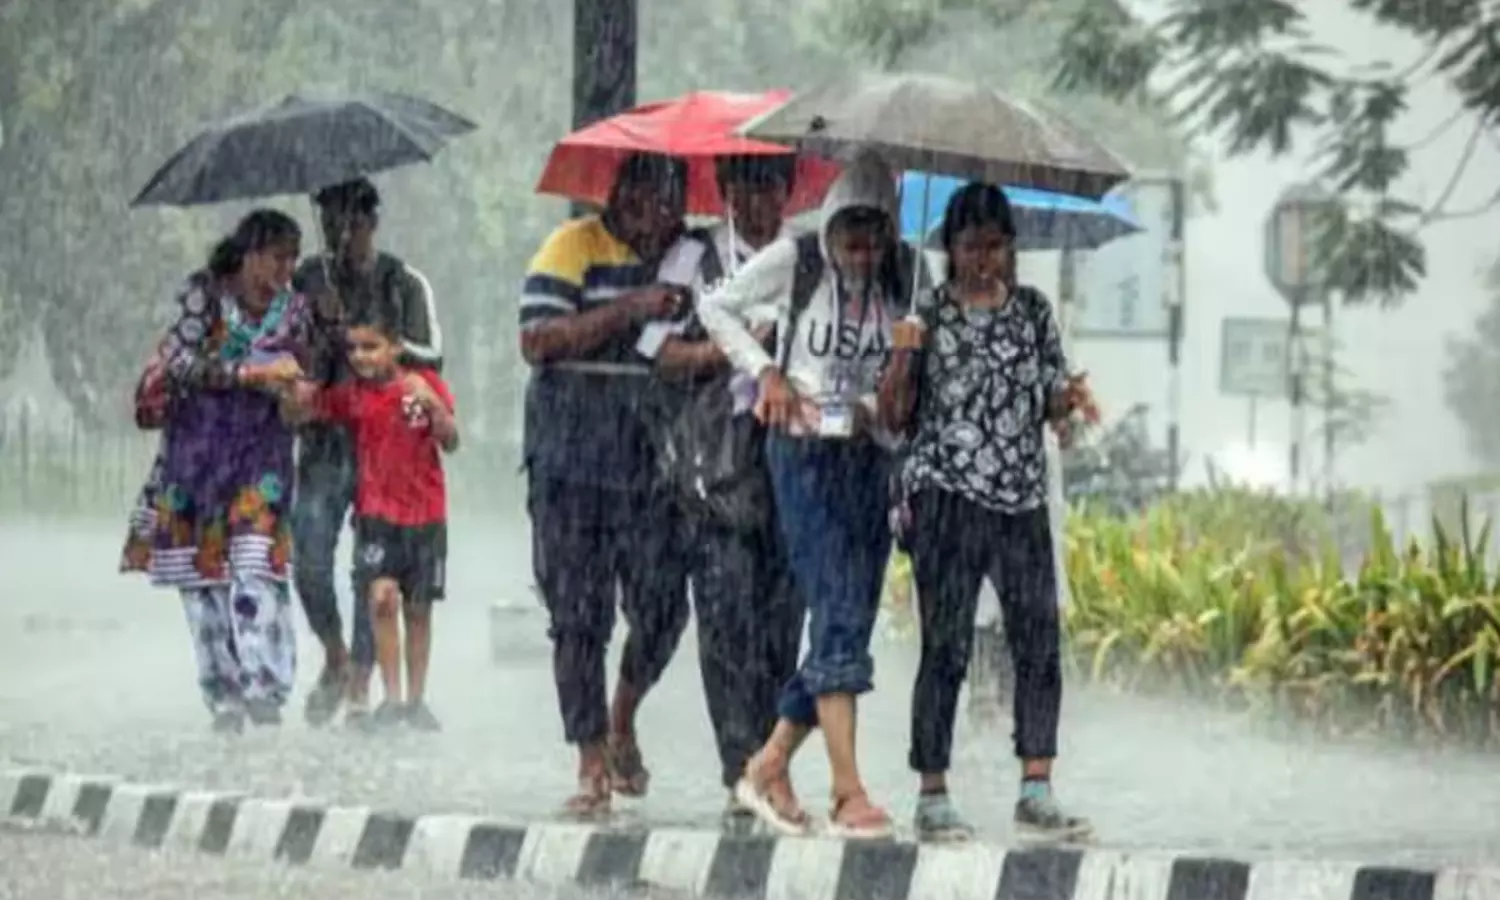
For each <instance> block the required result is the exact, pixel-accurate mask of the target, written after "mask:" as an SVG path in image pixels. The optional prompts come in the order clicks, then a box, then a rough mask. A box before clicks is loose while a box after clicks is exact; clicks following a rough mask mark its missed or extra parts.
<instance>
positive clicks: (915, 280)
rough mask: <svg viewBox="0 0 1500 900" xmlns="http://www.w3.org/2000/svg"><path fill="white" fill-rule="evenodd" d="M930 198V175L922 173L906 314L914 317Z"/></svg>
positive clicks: (925, 240) (925, 264)
mask: <svg viewBox="0 0 1500 900" xmlns="http://www.w3.org/2000/svg"><path fill="white" fill-rule="evenodd" d="M931 196H932V174H931V173H930V172H923V173H922V228H921V230H920V231H918V232H917V246H916V253H914V254H912V258H913V259H915V260H916V265H914V266H912V267H911V301H910V305H911V308H910V309H909V310H907V312H908V313H911V314H912V315H915V314H916V312H917V291H918V289H920V288H921V286H922V269H923V268H925V267H926V266H927V213H928V208H927V204H928V203H930V202H931Z"/></svg>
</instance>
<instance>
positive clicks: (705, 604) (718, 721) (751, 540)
mask: <svg viewBox="0 0 1500 900" xmlns="http://www.w3.org/2000/svg"><path fill="white" fill-rule="evenodd" d="M689 540H690V541H691V543H690V544H689V546H690V547H691V548H692V549H691V551H690V553H691V556H690V557H689V561H688V572H689V577H690V578H691V579H692V582H693V602H694V607H695V609H696V612H697V619H698V666H699V669H700V670H701V671H702V674H703V693H704V698H705V699H706V700H707V701H708V718H709V721H710V722H711V723H712V725H713V729H714V741H715V743H716V744H717V745H718V749H719V762H720V763H721V764H722V766H723V778H724V786H725V787H727V788H733V787H734V785H735V783H736V782H738V781H739V780H740V778H741V777H743V776H744V773H745V764H746V763H747V762H749V760H750V757H752V756H754V755H755V751H757V750H759V749H760V748H761V746H762V745H763V744H765V742H766V740H767V739H768V738H769V737H770V736H771V730H772V729H773V728H774V727H775V726H776V718H777V715H778V712H777V701H778V699H779V697H780V695H781V691H782V688H783V687H784V686H785V685H786V684H787V682H788V681H789V680H790V679H791V678H792V676H793V675H794V674H795V673H796V671H797V653H798V651H799V650H800V649H801V644H802V620H803V615H804V607H803V604H802V601H801V597H800V595H799V594H798V593H797V591H796V589H795V587H794V585H793V583H792V573H791V570H790V569H789V568H788V566H787V560H786V553H785V551H784V550H783V549H782V541H781V536H780V534H778V533H777V524H776V518H775V516H774V515H773V516H770V517H768V518H767V520H766V527H764V528H761V529H759V530H756V531H752V532H745V531H739V530H736V529H732V528H725V527H723V526H720V525H714V524H712V523H700V524H699V525H698V526H697V527H696V528H692V529H691V531H690V533H689Z"/></svg>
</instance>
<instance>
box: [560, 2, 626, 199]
mask: <svg viewBox="0 0 1500 900" xmlns="http://www.w3.org/2000/svg"><path fill="white" fill-rule="evenodd" d="M638 18H639V17H638V12H637V8H636V0H573V128H574V129H575V130H576V129H579V128H583V127H584V126H586V125H591V124H593V123H594V122H597V121H599V120H600V119H607V118H609V117H610V116H612V115H615V114H616V113H621V112H624V111H625V110H627V109H630V108H631V107H632V106H635V82H636V48H637V46H638V44H637V40H636V26H637V22H638ZM584 211H585V208H584V207H582V206H581V205H580V204H577V203H575V204H573V214H574V215H575V216H576V215H580V214H582V213H583V212H584Z"/></svg>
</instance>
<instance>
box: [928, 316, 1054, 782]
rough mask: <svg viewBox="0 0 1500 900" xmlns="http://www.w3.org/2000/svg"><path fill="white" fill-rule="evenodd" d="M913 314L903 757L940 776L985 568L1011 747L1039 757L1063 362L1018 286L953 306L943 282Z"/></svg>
mask: <svg viewBox="0 0 1500 900" xmlns="http://www.w3.org/2000/svg"><path fill="white" fill-rule="evenodd" d="M922 313H923V318H924V320H925V321H926V323H927V328H928V336H927V341H926V347H925V348H924V349H923V350H922V351H921V352H920V355H919V357H918V358H917V359H916V360H914V369H915V372H916V376H915V377H916V378H917V379H918V383H917V397H918V401H917V408H916V422H915V437H914V438H913V441H912V445H911V448H910V450H909V452H908V453H907V454H906V462H905V466H904V469H903V471H902V484H903V487H904V489H905V490H906V491H907V492H909V496H911V497H912V499H911V505H912V520H913V529H912V541H913V560H914V562H915V564H916V571H917V590H918V592H919V595H920V597H921V608H922V612H921V628H922V662H921V665H920V667H919V669H918V672H917V685H916V688H915V691H914V693H913V696H912V748H911V757H910V764H911V766H912V768H914V769H916V770H917V771H919V772H923V773H938V772H944V771H947V767H948V764H949V754H950V750H951V746H952V741H953V723H954V711H955V709H956V708H957V704H958V693H959V688H960V686H961V685H962V684H963V681H964V678H965V675H966V674H967V671H968V667H969V663H970V659H971V655H972V653H973V648H974V615H975V604H976V603H977V602H978V598H979V585H980V580H981V579H982V578H983V577H984V576H986V575H988V576H989V578H990V580H991V583H992V584H993V585H994V586H995V591H996V593H997V594H998V595H999V599H1000V608H1001V612H1002V615H1003V618H1004V630H1005V639H1006V642H1007V643H1008V645H1009V647H1010V652H1011V666H1012V671H1013V678H1014V683H1015V700H1014V702H1013V710H1014V714H1015V722H1016V730H1015V750H1016V754H1017V755H1018V756H1020V757H1021V758H1023V759H1042V758H1051V757H1053V756H1055V755H1056V753H1057V721H1058V714H1059V710H1060V708H1061V704H1062V669H1061V663H1060V649H1059V640H1060V637H1059V628H1058V618H1059V614H1058V562H1057V559H1056V557H1055V556H1054V553H1053V528H1052V522H1051V519H1050V517H1049V515H1048V496H1049V489H1050V488H1051V482H1050V480H1049V478H1048V474H1047V467H1048V455H1047V446H1048V445H1047V437H1046V427H1047V413H1048V408H1049V404H1050V401H1051V400H1052V398H1053V397H1054V396H1056V394H1057V393H1058V392H1059V391H1061V390H1063V388H1064V387H1065V385H1066V381H1067V370H1068V367H1067V360H1066V359H1065V358H1064V355H1063V349H1062V342H1061V338H1060V335H1059V332H1058V328H1057V322H1056V318H1055V317H1054V316H1053V314H1052V309H1051V306H1050V305H1049V304H1048V303H1047V300H1046V298H1045V297H1043V296H1042V295H1041V294H1040V293H1039V292H1037V291H1035V290H1034V289H1032V288H1029V287H1025V286H1022V287H1019V288H1017V289H1015V290H1013V291H1012V292H1011V294H1010V296H1009V298H1008V299H1007V300H1006V302H1005V303H1004V304H1003V305H1002V306H1000V307H999V308H997V309H973V308H966V307H965V306H964V305H963V304H962V303H960V302H959V300H958V299H957V298H956V297H954V296H953V295H952V294H951V293H950V291H949V290H948V289H947V287H946V286H944V287H943V288H940V289H939V290H938V291H937V292H935V294H934V295H933V297H932V303H931V304H929V305H925V306H924V307H923V309H922ZM981 668H988V667H985V666H982V667H981ZM997 674H998V673H997Z"/></svg>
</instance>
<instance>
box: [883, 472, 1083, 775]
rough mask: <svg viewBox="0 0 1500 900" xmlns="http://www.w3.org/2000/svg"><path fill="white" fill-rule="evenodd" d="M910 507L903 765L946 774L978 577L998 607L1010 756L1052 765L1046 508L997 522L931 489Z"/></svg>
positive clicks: (1050, 567) (1054, 640)
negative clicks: (909, 673) (912, 597)
mask: <svg viewBox="0 0 1500 900" xmlns="http://www.w3.org/2000/svg"><path fill="white" fill-rule="evenodd" d="M911 504H912V517H913V529H912V534H913V547H912V559H913V562H914V563H915V564H916V571H917V592H918V596H919V597H920V600H919V603H918V606H919V607H920V613H919V614H920V617H921V629H922V658H921V663H920V665H919V666H918V669H917V683H916V688H915V689H914V691H913V692H912V705H911V710H912V711H911V729H912V732H911V733H912V739H911V755H910V757H909V760H908V761H909V764H910V765H911V767H912V769H914V770H915V771H917V772H922V773H926V774H936V773H940V772H946V771H948V767H949V763H950V761H951V754H952V747H953V725H954V719H955V716H956V713H957V709H958V694H959V689H960V688H961V687H962V686H963V682H964V678H965V676H966V675H967V673H968V669H969V659H970V655H971V653H972V650H973V641H974V608H975V604H976V603H977V602H978V599H979V587H980V580H981V579H983V578H984V577H986V576H988V577H989V579H990V582H991V584H993V585H994V586H995V592H996V594H997V595H998V596H999V598H1000V609H1001V612H1002V614H1003V616H1004V621H1005V638H1006V641H1007V643H1008V644H1009V647H1010V654H1011V659H1012V663H1011V670H1012V672H1013V675H1012V677H1013V679H1014V687H1015V700H1014V702H1013V705H1012V709H1013V711H1014V714H1015V751H1016V755H1017V756H1018V757H1020V758H1022V759H1051V758H1052V757H1054V756H1056V755H1057V723H1058V715H1059V712H1060V710H1061V708H1062V662H1061V655H1060V648H1059V624H1058V619H1059V613H1058V606H1057V570H1056V568H1055V566H1054V563H1053V559H1052V530H1051V527H1050V525H1049V523H1048V518H1047V509H1046V507H1042V508H1040V509H1032V510H1029V511H1027V512H1020V513H1003V512H998V511H996V510H992V509H986V508H985V507H983V506H980V505H979V504H978V503H975V502H974V501H972V500H970V499H968V498H967V497H964V496H961V495H959V494H955V493H950V492H948V491H944V490H941V489H938V488H932V489H928V490H924V491H921V492H920V493H918V494H917V495H916V496H915V497H913V498H912V500H911ZM997 674H998V673H997Z"/></svg>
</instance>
